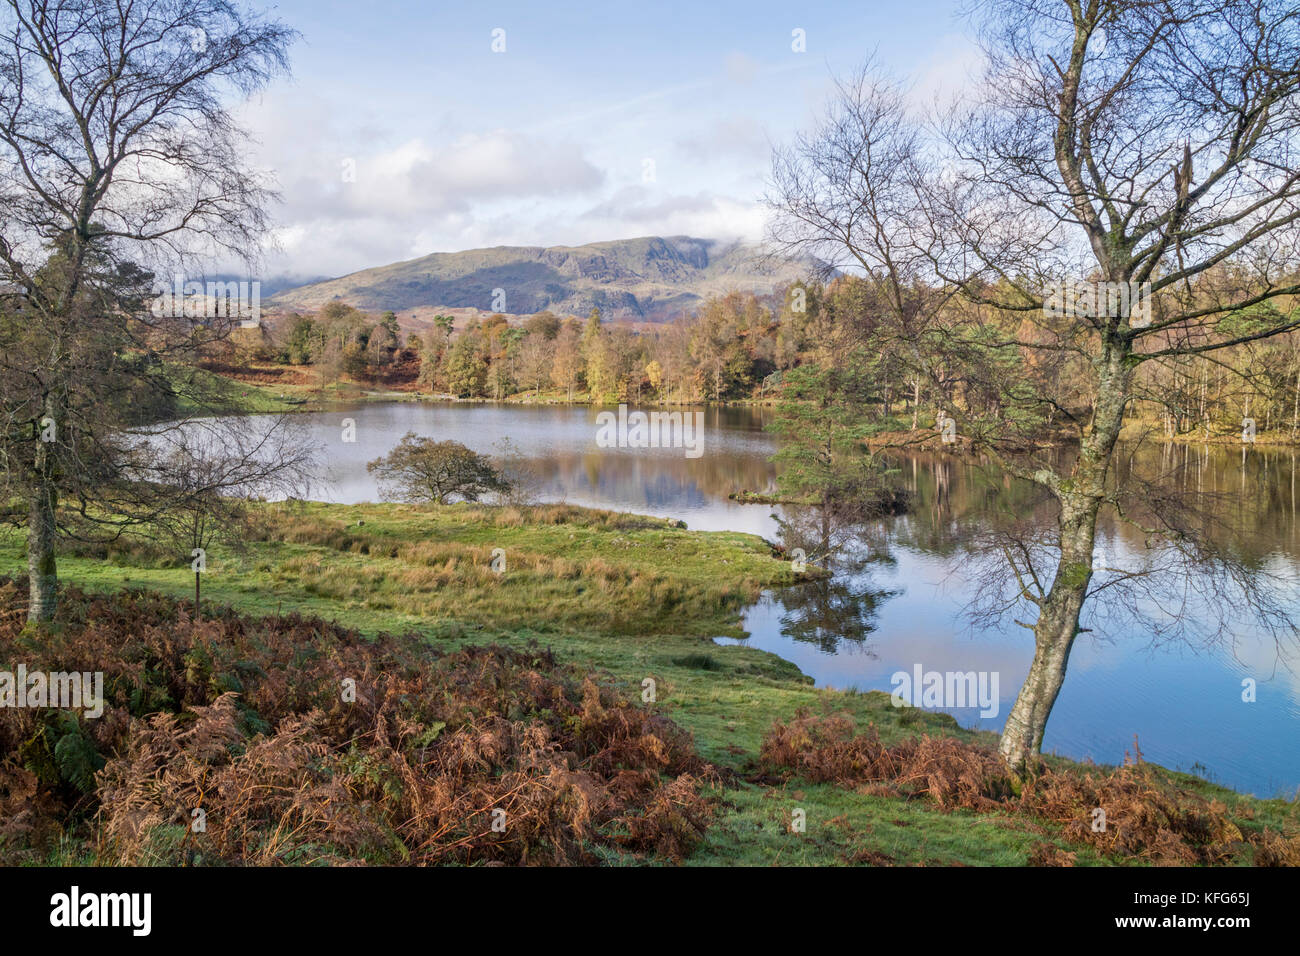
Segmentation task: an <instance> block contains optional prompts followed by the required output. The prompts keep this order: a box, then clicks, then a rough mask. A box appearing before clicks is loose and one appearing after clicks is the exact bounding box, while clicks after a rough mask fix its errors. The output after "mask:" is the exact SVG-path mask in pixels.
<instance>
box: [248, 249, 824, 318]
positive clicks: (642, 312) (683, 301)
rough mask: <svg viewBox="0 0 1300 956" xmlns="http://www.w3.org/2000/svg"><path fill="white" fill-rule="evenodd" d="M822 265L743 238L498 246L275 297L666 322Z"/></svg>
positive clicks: (305, 306) (299, 305) (402, 310)
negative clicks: (781, 255)
mask: <svg viewBox="0 0 1300 956" xmlns="http://www.w3.org/2000/svg"><path fill="white" fill-rule="evenodd" d="M819 266H820V263H818V262H816V261H815V260H812V259H804V260H791V259H776V258H771V257H767V256H765V255H764V254H763V253H762V251H761V249H760V247H758V246H757V245H754V244H751V243H746V242H743V241H738V240H732V241H728V240H719V239H701V238H695V237H692V236H666V237H665V236H639V237H636V238H632V239H615V240H607V241H603V242H592V243H587V244H585V245H581V246H492V247H487V248H482V249H468V250H464V251H462V252H435V253H430V254H429V255H426V256H420V257H418V258H415V259H408V260H404V261H402V262H395V263H391V264H389V265H386V266H374V267H371V268H369V269H362V270H359V271H357V272H353V273H350V274H348V275H345V276H340V277H338V278H334V279H328V280H325V281H320V282H312V283H307V284H305V285H302V286H298V287H295V288H291V289H285V290H281V291H280V292H277V293H276V294H275V295H274V296H273V297H272V298H271V300H270V302H271V304H272V305H273V306H274V307H277V308H280V309H284V310H314V309H319V308H320V307H321V306H323V305H325V304H326V303H327V302H330V301H343V302H347V303H348V304H349V305H353V306H356V307H357V308H359V309H363V310H366V311H384V310H391V311H393V312H396V313H399V314H405V315H409V316H410V317H412V318H416V319H418V318H420V317H422V316H427V314H428V313H430V312H431V311H436V310H439V309H443V310H448V311H455V312H465V311H470V312H480V313H493V312H503V313H505V314H508V315H531V314H533V313H536V312H540V311H542V310H544V309H549V310H551V311H552V312H557V313H560V314H571V315H584V314H586V313H587V312H589V311H590V310H591V309H592V307H599V308H600V310H601V314H602V315H603V316H605V317H607V318H610V319H613V320H623V321H634V322H637V321H639V322H663V321H668V320H670V319H672V318H674V317H676V316H677V315H680V314H682V313H684V312H688V311H690V310H691V309H692V308H694V307H696V306H697V305H699V303H700V302H702V301H703V300H704V299H705V298H706V297H707V296H709V295H716V294H722V293H725V292H729V291H732V290H738V291H742V292H755V293H768V292H771V291H773V290H774V289H776V288H778V287H779V286H782V285H785V284H787V283H789V282H792V281H795V280H796V279H799V278H802V277H804V276H806V275H808V274H809V273H811V272H812V271H814V270H815V269H817V268H818V267H819Z"/></svg>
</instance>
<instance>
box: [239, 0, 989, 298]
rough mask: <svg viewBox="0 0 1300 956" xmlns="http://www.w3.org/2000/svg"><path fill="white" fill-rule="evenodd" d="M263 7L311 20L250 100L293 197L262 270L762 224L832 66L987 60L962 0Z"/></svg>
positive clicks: (327, 0)
mask: <svg viewBox="0 0 1300 956" xmlns="http://www.w3.org/2000/svg"><path fill="white" fill-rule="evenodd" d="M269 12H270V13H271V14H272V15H273V16H277V17H278V18H279V19H281V20H283V21H284V22H286V23H287V24H288V25H290V26H292V27H293V28H295V29H296V30H298V31H299V32H300V33H301V34H302V36H301V39H300V40H299V41H298V43H297V44H295V46H294V48H293V50H292V76H291V77H290V78H288V79H283V80H277V81H276V82H274V83H273V84H272V85H271V86H270V87H269V88H267V89H266V90H265V91H263V92H262V93H260V94H259V95H258V96H257V97H256V98H254V99H253V100H250V101H248V102H247V103H244V104H242V105H241V106H239V108H238V111H237V113H238V116H239V119H240V122H241V123H242V124H243V125H244V126H245V128H246V129H247V131H248V132H249V133H250V135H251V136H252V137H253V139H254V141H255V145H254V147H253V150H254V153H253V155H252V156H251V157H250V160H251V161H252V162H253V163H254V164H255V165H257V166H259V167H262V168H265V169H269V170H270V171H272V172H273V173H274V175H275V177H276V179H277V180H278V183H279V190H280V193H281V196H282V200H283V201H282V203H281V204H280V205H279V206H277V207H276V208H275V209H274V210H273V216H274V220H275V222H276V224H277V226H276V231H275V234H274V235H275V239H276V243H277V245H278V251H276V252H273V253H272V254H271V255H270V256H269V257H268V259H267V262H266V264H265V266H264V271H265V273H266V275H268V276H288V277H293V278H297V279H308V278H317V277H322V276H337V275H343V274H346V273H349V272H353V271H356V270H359V269H363V268H367V267H369V266H376V265H385V264H387V263H390V262H395V261H399V260H404V259H411V258H415V257H418V256H422V255H427V254H428V253H431V252H454V251H459V250H463V249H473V248H479V247H484V246H495V245H539V246H551V245H580V244H582V243H587V242H595V241H601V240H612V239H625V238H631V237H634V236H648V235H692V236H701V237H708V238H720V239H726V238H743V239H751V240H752V239H758V238H760V237H761V234H762V230H763V221H764V213H763V210H762V207H761V205H760V203H759V199H760V198H761V196H762V193H763V189H764V183H765V181H766V177H767V175H768V173H769V170H770V163H771V149H772V146H773V144H780V143H784V142H787V141H789V140H790V138H791V137H793V136H794V135H795V134H796V133H797V132H798V131H799V130H801V129H806V128H808V127H809V126H811V125H812V124H813V123H814V122H815V121H816V119H817V117H818V115H819V114H820V113H821V111H823V110H824V108H825V105H826V102H827V100H828V97H829V94H830V86H831V82H832V78H833V77H834V76H835V75H843V74H845V73H850V72H852V71H853V70H855V69H856V68H857V67H858V66H859V65H860V64H861V63H862V62H863V61H864V60H865V59H866V58H867V57H869V56H872V55H874V56H875V58H876V59H877V60H878V61H879V63H880V64H881V65H883V66H884V67H886V68H887V69H889V70H891V71H892V72H894V73H895V74H896V75H898V76H900V77H903V78H906V79H908V80H910V81H911V82H912V84H913V95H914V96H916V97H918V98H922V99H929V98H932V97H933V95H934V94H935V93H936V92H941V91H945V90H950V89H953V88H955V87H959V86H960V85H961V84H962V83H963V82H964V81H965V79H966V78H967V77H968V76H969V75H970V73H971V72H972V71H973V69H974V67H975V65H976V64H977V62H978V60H977V54H976V50H975V47H974V44H973V42H972V41H971V40H970V38H969V35H970V29H969V26H968V24H967V23H966V22H965V21H964V20H962V19H961V18H960V17H959V5H958V0H907V2H902V0H893V2H879V0H857V2H839V0H836V2H810V3H798V2H790V0H786V2H780V3H777V2H767V0H757V2H755V0H749V2H743V3H739V2H731V0H724V2H708V3H706V2H697V3H681V2H656V3H648V2H617V0H607V2H605V3H594V2H591V0H588V2H585V3H566V2H556V0H548V2H545V3H542V2H539V0H534V2H518V3H491V2H466V3H420V2H415V0H368V2H366V3H359V2H356V0H351V2H343V0H285V2H281V3H279V4H276V5H274V6H271V7H269ZM497 31H503V32H497ZM795 31H802V37H801V39H802V46H803V50H802V51H801V52H800V51H797V50H796V48H797V47H798V46H799V45H800V42H799V41H800V36H799V35H797V34H796V33H795ZM494 46H495V47H496V49H494Z"/></svg>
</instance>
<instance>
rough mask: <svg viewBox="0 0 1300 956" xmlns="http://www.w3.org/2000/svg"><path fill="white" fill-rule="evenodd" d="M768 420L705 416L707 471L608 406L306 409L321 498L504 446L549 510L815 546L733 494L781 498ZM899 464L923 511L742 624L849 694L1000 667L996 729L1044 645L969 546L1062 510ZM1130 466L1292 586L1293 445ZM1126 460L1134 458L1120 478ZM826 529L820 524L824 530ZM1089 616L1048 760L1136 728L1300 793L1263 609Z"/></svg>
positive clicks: (1122, 549)
mask: <svg viewBox="0 0 1300 956" xmlns="http://www.w3.org/2000/svg"><path fill="white" fill-rule="evenodd" d="M766 414H767V413H764V412H759V411H751V410H748V409H706V410H704V415H705V427H706V432H705V445H704V454H703V456H702V457H700V458H698V459H694V460H692V459H688V458H686V457H685V455H684V453H683V451H682V450H680V449H611V448H600V447H597V445H596V435H597V432H598V427H597V423H596V412H595V411H593V410H590V409H583V408H529V407H519V406H493V405H454V404H409V403H398V404H385V405H365V406H360V407H357V408H355V409H352V410H348V411H341V412H333V413H329V414H322V415H310V416H302V417H303V419H304V420H305V422H306V424H307V425H308V427H309V429H310V430H311V432H312V434H313V436H314V437H315V439H316V440H318V441H319V442H321V444H322V445H323V446H324V448H325V455H324V458H325V460H326V463H327V464H326V468H325V471H324V472H323V474H322V479H321V486H320V487H319V488H318V489H317V490H316V491H315V492H314V494H313V497H319V498H323V499H325V500H331V501H338V502H356V501H368V500H376V499H377V493H376V489H375V485H374V483H373V481H372V480H371V478H370V476H369V475H368V474H367V472H366V469H365V464H366V462H367V461H369V460H371V459H373V458H376V457H378V456H380V455H383V454H385V453H387V452H388V451H389V450H390V449H391V448H392V447H393V446H394V445H395V444H396V443H397V442H398V441H399V440H400V438H401V436H402V435H403V434H405V433H406V432H408V431H414V432H416V433H417V434H421V435H427V436H431V437H435V438H438V439H454V440H456V441H459V442H462V443H464V444H465V445H468V446H469V447H471V448H473V449H475V450H476V451H480V452H484V453H500V452H501V451H502V447H503V446H502V442H503V440H508V441H509V442H510V445H511V446H512V447H513V452H514V454H515V456H516V457H515V460H516V461H517V462H518V463H519V464H520V465H521V466H522V467H523V468H525V469H526V471H527V473H528V475H529V476H530V480H531V482H532V488H531V490H532V492H533V493H534V494H535V495H536V496H537V498H538V499H540V500H548V501H567V502H570V503H572V504H580V505H589V506H594V507H602V508H610V509H615V510H621V511H632V512H640V513H645V514H654V515H660V516H665V517H673V518H680V519H683V520H685V521H686V522H687V524H688V525H689V526H690V527H692V528H697V529H702V530H735V531H747V532H752V533H754V534H759V535H762V536H763V537H765V538H768V539H769V540H773V541H778V540H780V541H783V543H785V544H786V545H787V546H794V545H796V544H802V543H805V541H807V540H809V537H808V532H807V531H806V530H803V529H801V528H800V523H801V520H802V519H805V518H806V517H807V516H806V515H798V514H793V513H790V512H787V511H786V510H784V509H780V508H773V507H771V506H764V505H737V504H735V503H733V502H730V501H728V500H727V495H728V494H730V493H731V492H733V491H736V490H739V489H750V490H759V491H761V490H765V489H768V488H770V487H771V486H772V482H773V480H774V469H773V466H772V464H771V462H770V456H771V455H772V453H773V451H774V441H773V439H772V437H771V436H770V435H769V434H768V433H766V432H765V431H764V428H763V425H764V421H765V418H766ZM345 418H351V419H353V420H355V423H356V430H355V438H356V440H355V442H354V443H347V442H344V441H343V440H342V437H343V429H342V422H343V419H345ZM896 464H897V466H898V467H899V468H900V469H901V478H902V480H903V481H904V482H905V483H906V484H907V485H908V486H909V487H910V488H911V489H912V491H913V493H914V494H915V496H916V509H915V511H914V513H913V514H911V515H909V516H907V517H905V518H898V519H887V520H885V521H879V522H875V523H873V524H871V525H869V526H865V527H858V528H850V529H844V530H843V535H844V537H843V539H842V541H841V542H840V545H839V546H838V547H837V549H836V551H837V553H840V554H842V555H845V558H844V559H843V560H842V561H840V563H839V564H838V565H837V567H836V574H835V576H834V578H833V579H832V580H830V581H824V582H818V583H815V584H811V585H808V586H806V587H801V588H796V589H788V590H785V591H782V592H776V593H770V594H767V595H765V596H764V598H763V600H762V601H760V602H759V603H758V604H757V605H756V606H754V607H752V608H750V609H749V610H748V612H747V613H746V614H745V616H744V627H745V629H746V630H747V631H748V632H749V634H750V635H751V636H750V637H749V638H748V639H747V640H746V642H745V643H747V644H748V645H749V646H752V647H758V648H762V649H763V650H767V651H771V652H772V653H775V654H778V655H780V656H781V657H784V658H786V659H788V660H791V661H793V662H794V663H795V664H797V665H798V666H799V667H800V668H801V669H802V670H803V671H804V672H805V673H807V674H809V675H811V676H812V677H813V678H815V679H816V681H817V683H818V684H819V685H821V686H829V687H837V688H847V687H857V688H859V689H863V690H868V689H876V690H884V691H890V690H891V689H892V685H891V675H893V674H894V673H895V672H896V671H907V672H909V673H910V672H911V671H912V670H913V669H914V667H915V666H916V665H918V664H919V665H921V666H922V668H923V669H924V670H926V671H941V672H942V671H962V672H966V671H972V670H973V671H976V672H987V673H989V674H990V675H992V674H996V675H997V679H998V689H999V694H998V697H999V708H998V712H997V716H995V717H989V718H982V717H981V716H980V715H979V712H978V709H975V708H962V709H954V710H950V711H949V712H950V713H952V714H953V715H954V716H955V717H957V719H958V720H959V721H960V722H961V723H962V724H963V726H968V727H974V726H979V727H982V728H985V729H989V730H998V729H999V728H1000V727H1001V724H1002V721H1003V719H1004V717H1005V715H1006V713H1007V711H1008V710H1009V709H1010V706H1011V702H1012V700H1013V699H1014V697H1015V694H1016V691H1017V690H1018V689H1019V686H1020V683H1021V681H1022V680H1023V678H1024V676H1025V673H1026V672H1027V670H1028V666H1029V661H1030V658H1031V657H1032V637H1031V635H1030V634H1029V632H1028V631H1025V630H1023V629H1022V628H1020V627H1017V626H1016V625H1014V624H1013V623H1011V622H1009V621H1008V622H1004V623H1002V624H1001V625H1000V626H992V625H989V624H987V623H979V622H977V621H973V620H972V619H971V618H970V616H969V615H968V614H967V613H966V612H967V610H968V609H969V608H970V607H971V606H972V602H973V599H974V598H977V597H978V596H979V595H980V593H981V592H982V589H983V588H984V586H983V585H981V584H980V583H979V581H978V572H979V570H980V568H981V567H983V566H984V565H983V564H982V563H981V562H982V561H983V560H984V559H982V558H981V557H980V553H979V552H978V551H977V550H976V549H975V547H974V545H973V544H972V541H973V540H974V539H976V538H977V537H979V536H980V535H981V534H982V533H984V532H986V531H988V530H989V529H990V528H992V527H995V526H997V525H999V524H1000V523H1003V522H1006V521H1008V520H1012V521H1020V522H1027V523H1028V525H1029V526H1030V527H1033V526H1041V525H1042V523H1043V522H1046V521H1049V520H1050V510H1048V509H1047V508H1046V507H1045V505H1044V504H1043V503H1042V502H1041V501H1039V500H1037V499H1036V498H1035V497H1034V496H1033V495H1032V494H1031V493H1030V492H1029V491H1028V490H1026V489H1024V488H1021V487H1017V486H1016V485H1015V484H1013V483H1012V482H1010V481H1008V480H1006V479H1004V478H1002V477H999V476H997V475H991V474H990V473H989V471H988V470H987V469H985V468H983V467H980V466H979V465H977V464H972V463H963V462H954V461H951V460H943V459H935V458H928V457H926V456H914V457H910V458H907V459H906V460H899V461H897V462H896ZM1139 466H1141V467H1139ZM1131 467H1132V468H1134V469H1138V470H1141V471H1143V474H1144V475H1145V476H1147V477H1148V478H1149V476H1150V475H1151V474H1156V473H1158V474H1160V475H1161V476H1162V477H1161V481H1164V482H1168V483H1171V484H1174V485H1180V486H1183V487H1184V488H1187V489H1191V490H1195V491H1197V492H1200V493H1202V494H1203V495H1205V496H1207V500H1212V501H1213V510H1214V513H1215V515H1217V516H1219V517H1223V518H1225V519H1230V521H1231V523H1232V524H1233V525H1234V526H1235V527H1236V528H1237V529H1238V530H1237V531H1236V532H1235V535H1236V537H1235V538H1234V539H1233V540H1234V541H1235V542H1237V543H1238V545H1239V548H1238V550H1239V551H1240V552H1242V553H1243V555H1244V556H1245V557H1246V558H1247V559H1248V560H1250V561H1253V562H1255V563H1256V564H1257V565H1258V566H1259V567H1260V568H1261V569H1268V570H1270V571H1272V572H1275V573H1277V574H1280V575H1284V576H1294V575H1295V574H1296V572H1297V567H1300V560H1298V559H1300V527H1298V525H1297V510H1296V503H1297V488H1296V481H1295V479H1296V457H1295V455H1294V454H1293V453H1291V452H1289V451H1288V452H1269V451H1265V450H1262V449H1251V450H1250V451H1249V452H1248V453H1246V454H1244V455H1243V454H1242V453H1241V452H1240V451H1239V450H1237V449H1217V450H1207V449H1198V448H1189V447H1174V446H1167V447H1159V446H1150V447H1144V448H1143V449H1142V451H1141V452H1140V454H1139V455H1138V456H1137V457H1136V458H1135V459H1134V463H1133V464H1132V465H1131ZM1129 468H1130V463H1129V462H1127V461H1126V462H1125V467H1124V469H1123V471H1124V472H1125V473H1126V474H1127V472H1128V470H1129ZM821 530H822V529H820V528H818V529H813V530H812V533H811V538H812V539H816V538H817V537H818V535H819V533H820V531H821ZM1223 533H1224V534H1229V532H1227V531H1225V532H1223ZM1101 538H1102V541H1103V542H1104V544H1103V545H1102V547H1104V549H1105V551H1106V553H1105V554H1104V555H1103V557H1104V559H1105V564H1106V566H1109V567H1124V568H1131V567H1137V566H1138V564H1139V563H1140V562H1141V561H1142V560H1143V556H1144V553H1145V552H1144V547H1143V542H1142V540H1141V538H1140V537H1139V536H1136V535H1135V534H1133V533H1132V532H1131V530H1130V529H1128V528H1127V527H1124V528H1120V527H1118V526H1117V525H1116V524H1115V523H1114V522H1110V523H1107V524H1106V526H1105V527H1104V529H1103V532H1102V534H1101ZM815 552H816V549H815V548H813V547H810V548H809V553H810V554H811V553H815ZM1178 580H1186V579H1185V578H1178ZM1191 580H1192V583H1191V586H1190V587H1188V588H1187V592H1188V593H1187V594H1185V595H1183V599H1184V600H1185V601H1187V602H1188V604H1187V605H1185V606H1184V607H1183V610H1184V612H1185V613H1186V614H1188V615H1189V616H1190V618H1191V619H1193V620H1196V619H1199V618H1200V617H1203V616H1208V615H1205V614H1203V612H1205V611H1207V610H1209V609H1211V608H1210V607H1209V606H1207V604H1206V603H1204V602H1208V604H1209V605H1213V604H1214V602H1219V601H1222V600H1226V598H1224V597H1223V596H1222V595H1221V594H1220V593H1218V592H1216V591H1215V589H1214V586H1213V585H1212V583H1209V582H1202V581H1200V580H1199V579H1195V578H1194V579H1191ZM1287 594H1288V597H1289V596H1290V594H1300V590H1296V589H1291V590H1290V591H1288V592H1287ZM1198 602H1203V603H1201V604H1200V605H1199V606H1198ZM1142 603H1143V609H1144V610H1145V611H1146V612H1147V613H1148V614H1150V615H1151V616H1152V617H1153V618H1154V620H1156V621H1159V620H1160V619H1161V615H1162V614H1163V613H1166V612H1165V607H1166V606H1165V605H1163V604H1161V605H1155V604H1152V603H1151V601H1150V600H1149V599H1148V600H1146V601H1145V602H1142ZM1095 606H1096V607H1097V608H1099V609H1104V608H1105V607H1106V605H1103V604H1100V603H1098V604H1096V605H1095ZM1084 623H1085V624H1088V625H1091V626H1092V627H1093V631H1092V633H1089V634H1083V635H1081V636H1080V638H1079V639H1078V641H1077V642H1076V644H1075V649H1074V652H1073V655H1072V657H1071V662H1070V670H1069V675H1068V677H1067V679H1066V683H1065V687H1064V689H1063V691H1062V693H1061V696H1060V698H1059V699H1058V701H1057V704H1056V708H1055V710H1054V711H1053V713H1052V719H1051V723H1050V725H1049V727H1048V732H1047V738H1046V741H1045V748H1046V749H1048V750H1053V751H1056V752H1058V753H1061V754H1065V755H1068V756H1071V757H1075V758H1092V759H1094V760H1097V761H1098V762H1106V763H1118V762H1121V761H1122V760H1123V759H1124V756H1125V752H1126V750H1130V749H1131V748H1132V746H1133V741H1134V737H1135V736H1136V737H1137V739H1138V742H1139V744H1140V747H1141V750H1142V752H1143V754H1144V756H1145V757H1146V759H1148V760H1152V761H1156V762H1158V763H1161V764H1164V765H1166V766H1170V767H1175V768H1178V769H1182V770H1194V771H1196V772H1199V773H1202V774H1203V775H1205V776H1207V777H1209V778H1210V779H1212V780H1216V781H1218V782H1221V783H1225V784H1228V785H1230V786H1233V787H1236V788H1238V789H1242V790H1246V791H1250V792H1253V793H1256V794H1259V795H1262V796H1276V795H1279V794H1283V795H1287V796H1293V795H1294V794H1295V793H1296V791H1297V788H1300V733H1298V732H1300V674H1298V672H1300V667H1298V666H1297V654H1295V653H1294V649H1295V645H1294V644H1293V643H1291V644H1284V645H1283V648H1282V650H1281V651H1279V647H1278V644H1277V643H1276V642H1275V641H1274V640H1273V639H1272V638H1270V637H1267V636H1265V635H1263V634H1261V633H1259V630H1260V629H1259V628H1258V627H1256V626H1255V625H1253V624H1251V623H1250V620H1249V618H1248V617H1246V618H1244V619H1243V620H1242V621H1240V622H1237V623H1236V624H1234V626H1233V627H1232V628H1231V629H1230V630H1229V631H1228V632H1227V633H1226V634H1223V635H1220V640H1218V641H1216V642H1205V641H1196V642H1190V643H1189V642H1187V641H1177V642H1168V641H1162V640H1160V639H1159V635H1158V634H1157V633H1156V631H1155V630H1151V629H1148V628H1146V627H1144V626H1139V625H1136V624H1134V623H1133V622H1132V621H1131V620H1128V619H1126V618H1125V617H1124V616H1123V615H1116V614H1110V613H1107V614H1101V615H1093V616H1092V618H1091V619H1089V620H1085V622H1084ZM1288 665H1289V667H1288ZM1245 678H1252V679H1254V680H1255V681H1256V687H1257V691H1256V695H1257V699H1256V701H1255V702H1253V703H1246V702H1243V700H1242V681H1243V679H1245Z"/></svg>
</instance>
